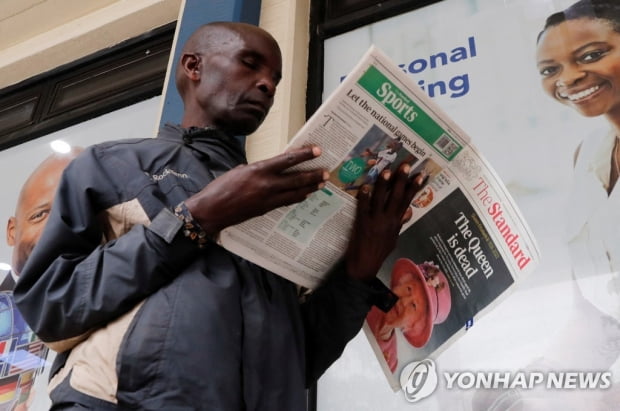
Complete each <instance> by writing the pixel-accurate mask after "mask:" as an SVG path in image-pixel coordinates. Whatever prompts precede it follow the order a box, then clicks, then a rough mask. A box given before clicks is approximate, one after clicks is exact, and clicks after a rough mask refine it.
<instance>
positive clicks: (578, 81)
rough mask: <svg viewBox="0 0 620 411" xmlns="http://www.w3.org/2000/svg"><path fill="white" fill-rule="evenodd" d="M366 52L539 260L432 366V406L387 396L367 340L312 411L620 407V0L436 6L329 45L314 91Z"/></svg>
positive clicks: (329, 379) (335, 372)
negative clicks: (485, 168) (530, 240)
mask: <svg viewBox="0 0 620 411" xmlns="http://www.w3.org/2000/svg"><path fill="white" fill-rule="evenodd" d="M370 44H374V45H376V46H377V47H379V48H381V49H382V50H383V51H384V52H385V53H386V54H387V55H388V56H389V57H391V58H392V59H393V60H395V61H396V62H398V63H399V65H400V67H401V69H402V70H403V71H404V72H405V73H407V74H408V75H410V76H411V77H412V78H413V79H414V80H415V82H416V83H417V85H418V86H420V88H421V89H422V90H423V91H424V92H425V93H426V94H427V95H428V96H429V97H431V98H432V99H433V100H434V101H435V102H436V103H437V104H438V105H439V106H440V107H441V108H442V109H444V110H445V111H446V112H447V113H448V114H449V115H450V116H451V117H452V119H453V120H454V121H455V122H456V123H457V124H459V125H460V126H461V127H462V128H463V129H464V130H465V131H466V132H467V133H468V134H469V135H470V136H471V137H472V141H473V143H474V144H475V145H476V146H477V147H478V148H479V149H480V151H481V152H482V153H483V154H484V155H485V157H486V158H487V159H488V160H489V162H490V163H491V164H492V165H493V167H494V168H495V170H496V171H497V172H498V174H499V176H500V177H501V178H502V180H503V181H504V182H505V183H506V186H507V187H508V189H509V191H510V193H511V194H512V196H513V197H514V199H515V201H516V202H517V204H518V206H519V207H520V209H521V211H522V212H523V214H524V216H525V218H526V220H527V221H528V223H529V224H530V227H531V228H532V230H533V232H534V235H535V237H536V238H537V239H538V243H539V246H540V249H541V254H542V260H541V264H540V265H539V266H538V268H537V270H535V272H534V273H533V274H531V275H530V276H529V277H528V278H527V279H526V280H524V281H523V282H522V283H521V284H520V285H519V286H518V287H517V290H516V291H515V292H514V293H513V294H512V295H511V296H510V297H509V298H507V299H505V300H504V301H503V303H502V304H500V305H499V306H498V307H497V308H496V309H494V310H493V311H492V312H490V313H488V314H487V315H486V316H485V317H483V318H481V319H480V320H479V321H477V322H474V323H473V324H472V325H471V328H470V329H469V330H468V331H467V333H466V334H465V336H464V337H462V338H461V339H460V340H459V341H458V342H457V343H455V344H454V345H453V346H451V347H450V348H449V349H448V350H446V351H444V352H443V353H442V354H440V355H439V356H437V357H436V358H430V360H433V361H434V363H435V364H436V368H432V370H433V373H436V377H437V379H436V382H437V387H436V389H434V392H432V393H429V394H428V395H427V397H426V398H423V399H419V398H418V399H416V402H414V403H410V402H408V401H407V399H406V398H405V397H404V396H403V395H399V394H394V393H392V391H391V390H390V389H389V388H388V387H385V389H384V388H382V387H381V384H382V382H381V380H380V377H381V375H380V371H378V367H376V368H373V365H374V364H373V363H372V361H373V358H372V353H371V351H370V349H369V348H368V342H367V341H365V340H364V339H365V337H364V336H363V335H361V336H358V337H357V339H356V340H354V342H353V344H352V345H351V346H350V349H349V350H348V351H347V352H345V355H344V356H343V358H342V359H341V360H340V361H339V362H338V363H337V364H336V365H335V366H334V367H332V369H330V370H329V371H328V373H327V375H326V376H325V377H323V379H322V380H321V382H320V383H319V390H318V392H319V401H318V402H319V409H337V408H338V407H340V408H342V407H344V406H345V405H344V404H346V408H348V409H356V410H374V409H379V408H380V409H385V410H392V409H393V410H400V409H424V410H443V409H450V410H506V409H524V410H530V409H536V410H538V409H540V410H550V409H615V408H617V406H618V404H619V403H620V360H619V358H620V273H619V271H620V229H619V227H618V226H619V225H620V186H618V187H616V186H617V185H618V184H616V182H617V180H618V177H619V175H620V166H619V164H620V147H619V146H620V142H619V138H620V2H618V1H616V0H581V1H577V0H511V1H504V0H447V1H441V2H438V3H435V4H433V5H430V6H427V7H423V8H420V9H417V10H413V11H411V12H408V13H404V14H401V15H398V16H396V17H392V18H389V19H385V20H382V21H379V22H377V23H373V24H370V25H367V26H364V27H361V28H359V29H356V30H353V31H350V32H347V33H344V34H340V35H337V36H335V37H332V38H330V39H328V40H326V41H325V70H324V84H325V89H324V91H323V95H324V96H328V95H329V93H330V92H331V91H332V90H333V88H335V87H336V85H337V84H338V83H339V82H340V81H341V79H342V78H343V76H346V74H347V72H348V70H349V69H350V68H351V66H352V64H354V63H355V61H357V59H358V58H359V56H361V55H362V54H363V52H364V51H365V50H366V49H367V48H368V47H369V45H370ZM397 348H398V349H403V348H402V347H400V346H399V347H397ZM359 364H366V365H365V366H364V367H360V366H359ZM353 386H354V387H355V389H354V393H355V394H354V395H347V396H346V397H345V395H344V394H343V393H344V392H350V390H351V388H350V387H353ZM407 388H408V389H411V388H412V387H411V386H409V387H407ZM367 393H368V394H367Z"/></svg>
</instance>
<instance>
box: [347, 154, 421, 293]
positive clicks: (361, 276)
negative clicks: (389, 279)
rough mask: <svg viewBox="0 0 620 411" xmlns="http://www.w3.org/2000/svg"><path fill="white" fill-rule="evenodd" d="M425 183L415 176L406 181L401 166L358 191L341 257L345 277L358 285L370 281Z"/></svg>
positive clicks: (405, 166) (405, 169)
mask: <svg viewBox="0 0 620 411" xmlns="http://www.w3.org/2000/svg"><path fill="white" fill-rule="evenodd" d="M426 181H427V179H424V178H423V177H422V176H421V175H419V174H416V175H414V176H413V177H409V165H408V164H401V165H400V167H399V168H398V170H397V171H396V173H395V176H391V172H390V170H386V171H384V172H383V173H382V174H381V176H380V177H379V178H378V179H377V182H376V183H375V187H374V190H373V192H372V194H371V193H370V187H369V186H367V185H364V186H362V187H361V188H360V190H359V192H358V195H357V199H358V203H357V216H356V219H355V224H354V226H353V232H352V234H351V240H350V241H349V246H348V248H347V252H346V254H345V263H346V270H347V274H348V275H349V277H351V278H354V279H358V280H361V281H370V280H372V279H373V278H374V277H375V276H376V275H377V272H378V271H379V268H380V267H381V265H382V264H383V261H384V260H385V258H386V257H387V256H388V255H389V254H390V253H391V252H392V250H393V249H394V247H395V246H396V240H397V239H398V234H399V232H400V229H401V226H402V224H403V221H405V219H404V218H403V217H406V216H405V213H406V211H407V209H408V208H409V204H410V203H411V200H412V199H413V196H414V195H415V194H416V193H417V192H418V191H420V189H421V188H422V187H424V185H425V184H426Z"/></svg>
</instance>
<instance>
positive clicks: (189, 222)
mask: <svg viewBox="0 0 620 411" xmlns="http://www.w3.org/2000/svg"><path fill="white" fill-rule="evenodd" d="M174 215H176V216H177V217H178V218H179V219H180V220H181V221H183V235H184V236H185V237H187V238H189V239H190V240H192V241H194V242H195V243H196V244H197V245H198V248H205V247H206V246H207V243H208V242H209V236H208V235H207V233H206V232H205V231H204V230H203V229H202V227H200V225H199V224H198V223H197V222H196V221H195V220H194V217H193V216H192V213H190V212H189V210H188V208H187V206H186V205H185V202H181V203H180V204H179V205H177V206H176V207H175V208H174Z"/></svg>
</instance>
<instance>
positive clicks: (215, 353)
mask: <svg viewBox="0 0 620 411" xmlns="http://www.w3.org/2000/svg"><path fill="white" fill-rule="evenodd" d="M242 163H245V154H244V151H243V148H242V147H241V145H240V144H239V143H238V141H237V140H236V139H235V138H233V137H228V136H226V135H224V134H223V133H220V132H217V131H214V130H206V131H205V130H194V129H192V130H189V131H188V130H182V129H180V128H178V127H175V126H170V125H167V126H165V127H164V128H163V129H162V130H161V131H160V134H159V136H158V138H156V139H142V140H121V141H113V142H109V143H104V144H99V145H96V146H93V147H90V148H89V149H87V150H86V151H85V152H84V153H82V154H81V155H80V156H79V157H78V158H77V159H76V160H74V161H73V162H72V163H71V164H70V165H69V167H68V168H67V169H66V171H65V173H64V175H63V178H62V181H61V183H60V186H59V189H58V192H57V196H56V200H55V202H54V205H53V207H52V212H51V215H50V217H49V220H48V223H47V226H46V228H45V231H44V233H43V235H42V237H41V239H40V241H39V243H38V245H37V246H36V247H35V249H34V252H33V253H32V255H31V256H30V258H29V259H28V262H27V264H26V267H25V268H24V270H23V273H22V274H21V276H20V279H19V281H18V284H17V287H16V289H15V300H16V302H17V305H18V307H19V309H20V310H21V311H22V313H23V315H24V317H25V318H26V320H27V321H28V323H29V324H30V326H31V327H32V329H33V330H34V331H35V332H36V333H37V334H38V335H39V336H40V337H41V338H42V339H43V340H44V341H46V342H48V343H50V345H51V346H52V347H56V348H57V349H59V350H61V351H62V350H67V348H70V349H68V350H67V351H65V353H64V355H60V356H59V357H58V360H57V363H56V364H55V369H54V370H53V373H55V376H54V377H53V378H52V380H51V386H52V388H53V391H52V394H51V398H52V401H53V402H54V403H62V402H78V403H83V404H85V405H88V406H91V407H95V408H98V409H105V408H110V409H114V404H115V403H116V404H118V408H122V409H126V408H138V409H149V410H173V409H175V410H176V409H205V410H206V409H208V410H269V411H272V410H301V409H305V391H304V387H306V386H308V385H310V384H311V383H312V382H314V381H315V380H316V379H317V378H318V377H319V376H320V375H321V373H322V372H323V371H324V370H325V369H326V368H327V367H328V366H329V365H330V364H331V363H332V362H333V361H334V360H335V359H337V358H338V357H339V356H340V354H341V353H342V351H343V349H344V347H345V345H346V343H347V342H348V341H349V340H350V339H351V338H352V337H353V336H355V334H356V333H357V332H358V331H359V329H360V327H361V325H362V323H363V320H364V317H365V315H366V313H367V311H368V309H369V308H370V301H371V298H373V296H376V294H377V292H376V291H373V289H372V288H371V287H369V286H368V285H366V284H362V283H359V282H355V281H352V280H350V279H348V278H347V277H346V276H345V275H344V273H343V272H341V271H342V270H339V269H337V268H336V269H335V270H334V272H333V273H331V275H330V277H329V280H328V281H326V283H325V284H323V285H322V286H321V287H319V288H318V289H317V290H315V292H314V293H312V294H311V295H310V296H309V297H308V298H307V299H306V300H304V301H303V302H300V299H299V297H298V289H297V287H296V286H295V285H294V284H292V283H291V282H289V281H287V280H285V279H284V278H282V277H279V276H277V275H275V274H272V273H270V272H267V271H265V270H263V269H261V268H260V267H258V266H256V265H254V264H252V263H250V262H248V261H246V260H244V259H242V258H240V257H238V256H236V255H233V254H231V253H229V252H228V251H226V250H224V249H223V248H221V247H219V246H217V245H215V244H212V245H210V246H208V247H207V248H206V249H202V250H199V249H198V248H197V247H196V246H195V245H194V244H193V243H192V242H190V240H189V239H187V238H185V237H184V236H183V234H182V232H181V230H179V228H180V220H178V219H177V218H176V217H175V216H174V214H172V212H171V210H172V208H173V207H174V206H175V205H177V204H178V203H180V202H181V201H183V200H185V199H186V198H187V197H189V196H191V195H193V194H195V193H197V192H198V191H199V190H200V189H202V188H203V187H204V186H205V185H206V184H208V183H209V182H210V181H212V180H213V179H214V178H215V177H217V176H218V175H220V174H221V173H224V172H226V171H227V170H229V169H231V168H232V167H235V166H237V165H238V164H242Z"/></svg>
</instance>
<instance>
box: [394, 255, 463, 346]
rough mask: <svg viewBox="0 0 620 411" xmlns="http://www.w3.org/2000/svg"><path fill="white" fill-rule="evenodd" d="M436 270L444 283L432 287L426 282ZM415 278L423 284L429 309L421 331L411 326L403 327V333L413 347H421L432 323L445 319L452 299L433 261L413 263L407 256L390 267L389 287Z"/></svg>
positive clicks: (444, 279) (431, 327) (428, 335)
mask: <svg viewBox="0 0 620 411" xmlns="http://www.w3.org/2000/svg"><path fill="white" fill-rule="evenodd" d="M431 270H433V271H435V272H436V275H437V277H438V279H439V282H440V283H444V284H445V285H444V286H442V287H441V288H440V287H434V286H432V285H430V284H428V283H427V280H428V279H430V278H431V277H432V274H433V273H431V272H430V271H431ZM410 279H417V280H419V281H421V282H422V284H424V285H425V287H424V290H425V295H426V296H427V298H428V306H429V310H428V311H427V314H426V319H425V324H424V328H423V329H422V330H421V331H417V332H416V331H414V330H413V329H411V328H404V329H403V335H404V336H405V338H406V339H407V341H409V343H410V344H411V345H413V346H414V347H418V348H419V347H423V346H424V345H425V344H426V343H427V342H428V340H429V339H430V338H431V333H432V332H433V325H434V324H440V323H442V322H444V321H445V320H446V318H447V317H448V314H450V308H451V307H452V300H451V299H450V287H449V283H448V279H447V278H446V275H445V274H444V273H443V272H442V271H441V270H440V269H439V267H438V266H436V265H435V264H433V263H429V262H426V263H422V264H419V265H417V264H415V263H414V262H413V261H411V260H410V259H408V258H400V259H398V260H397V261H396V263H394V267H393V268H392V281H391V284H390V286H391V288H392V289H393V288H394V287H395V286H397V285H399V284H402V283H403V282H405V281H407V280H410Z"/></svg>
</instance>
